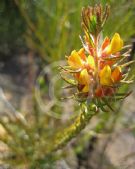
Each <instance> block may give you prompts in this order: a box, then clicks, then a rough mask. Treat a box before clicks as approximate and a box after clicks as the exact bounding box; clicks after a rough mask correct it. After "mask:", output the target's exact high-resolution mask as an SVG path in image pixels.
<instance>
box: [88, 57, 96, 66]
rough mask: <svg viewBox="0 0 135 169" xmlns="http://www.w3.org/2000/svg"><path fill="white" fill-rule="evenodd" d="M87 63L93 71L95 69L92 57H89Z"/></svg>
mask: <svg viewBox="0 0 135 169" xmlns="http://www.w3.org/2000/svg"><path fill="white" fill-rule="evenodd" d="M87 61H88V65H89V66H90V68H92V69H94V68H95V61H94V58H93V56H91V55H89V56H88V59H87Z"/></svg>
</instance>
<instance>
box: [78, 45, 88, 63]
mask: <svg viewBox="0 0 135 169" xmlns="http://www.w3.org/2000/svg"><path fill="white" fill-rule="evenodd" d="M78 54H79V56H80V57H81V59H82V60H84V61H86V55H85V49H84V48H81V49H80V50H79V51H78Z"/></svg>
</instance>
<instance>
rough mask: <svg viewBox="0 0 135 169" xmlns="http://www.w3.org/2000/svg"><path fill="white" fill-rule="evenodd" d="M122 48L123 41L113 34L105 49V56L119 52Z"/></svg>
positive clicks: (116, 34)
mask: <svg viewBox="0 0 135 169" xmlns="http://www.w3.org/2000/svg"><path fill="white" fill-rule="evenodd" d="M122 47H123V40H122V39H121V38H120V35H119V34H118V33H115V34H114V36H113V38H112V40H111V43H110V45H109V46H108V47H107V50H106V53H107V54H114V53H116V52H118V51H120V50H121V49H122Z"/></svg>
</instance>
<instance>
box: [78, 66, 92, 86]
mask: <svg viewBox="0 0 135 169" xmlns="http://www.w3.org/2000/svg"><path fill="white" fill-rule="evenodd" d="M78 81H79V83H80V84H84V85H87V84H89V83H90V75H89V74H88V72H87V70H86V69H83V70H82V71H81V73H80V76H79V79H78Z"/></svg>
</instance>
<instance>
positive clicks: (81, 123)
mask: <svg viewBox="0 0 135 169" xmlns="http://www.w3.org/2000/svg"><path fill="white" fill-rule="evenodd" d="M96 113H97V112H96V111H94V109H93V110H83V111H82V113H80V115H79V116H78V117H77V118H76V119H75V121H74V123H73V124H72V125H71V126H70V127H68V128H66V129H65V130H64V131H63V132H60V133H58V134H56V136H55V138H54V142H53V144H52V145H54V146H53V147H50V150H49V152H48V153H52V152H54V151H57V150H58V149H60V148H62V147H63V146H65V145H66V144H67V143H68V142H69V141H70V140H72V139H73V138H74V137H76V136H77V135H78V134H79V133H80V132H81V131H82V130H83V129H84V128H85V127H86V125H87V124H88V123H89V121H90V119H91V118H92V117H93V116H94V115H95V114H96Z"/></svg>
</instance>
